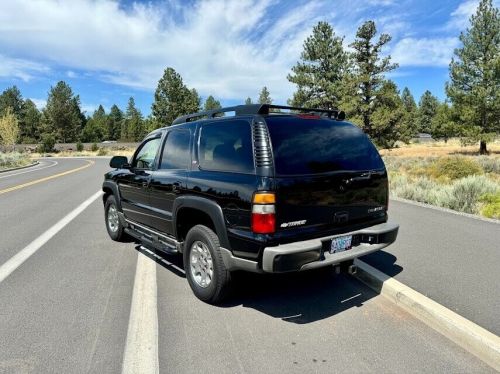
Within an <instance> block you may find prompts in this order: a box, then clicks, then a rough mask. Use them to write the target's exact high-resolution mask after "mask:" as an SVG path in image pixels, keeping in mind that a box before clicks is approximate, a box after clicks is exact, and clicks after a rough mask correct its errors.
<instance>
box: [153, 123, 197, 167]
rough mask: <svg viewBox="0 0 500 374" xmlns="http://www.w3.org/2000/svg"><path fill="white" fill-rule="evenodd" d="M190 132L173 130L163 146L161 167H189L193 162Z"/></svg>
mask: <svg viewBox="0 0 500 374" xmlns="http://www.w3.org/2000/svg"><path fill="white" fill-rule="evenodd" d="M190 137H191V136H190V132H189V131H187V130H172V131H170V132H169V133H168V135H167V140H166V142H165V145H164V146H163V154H162V156H161V163H160V169H187V168H188V167H189V163H190V162H191V155H190V152H189V139H190Z"/></svg>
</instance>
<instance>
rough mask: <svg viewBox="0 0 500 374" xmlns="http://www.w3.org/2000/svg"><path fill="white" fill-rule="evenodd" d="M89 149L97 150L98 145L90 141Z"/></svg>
mask: <svg viewBox="0 0 500 374" xmlns="http://www.w3.org/2000/svg"><path fill="white" fill-rule="evenodd" d="M90 150H91V151H92V152H97V151H98V150H99V147H98V146H97V143H92V145H91V146H90Z"/></svg>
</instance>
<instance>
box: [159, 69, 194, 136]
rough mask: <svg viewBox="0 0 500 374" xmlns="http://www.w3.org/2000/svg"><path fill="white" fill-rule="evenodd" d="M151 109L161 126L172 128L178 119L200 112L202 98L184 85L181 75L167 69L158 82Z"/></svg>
mask: <svg viewBox="0 0 500 374" xmlns="http://www.w3.org/2000/svg"><path fill="white" fill-rule="evenodd" d="M151 109H152V114H153V116H154V117H155V119H156V121H157V122H158V123H159V124H160V125H161V126H170V125H171V124H172V122H173V121H174V120H175V119H176V118H177V117H179V116H181V115H184V114H189V113H193V112H197V111H199V109H200V97H199V95H198V93H197V92H196V90H194V89H193V90H189V89H188V88H187V87H186V86H185V85H184V83H183V81H182V77H181V76H180V74H179V73H177V72H176V71H175V70H174V69H172V68H167V69H165V71H164V73H163V77H161V79H160V80H159V81H158V86H157V88H156V91H155V100H154V103H153V105H152V107H151Z"/></svg>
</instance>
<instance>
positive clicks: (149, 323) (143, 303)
mask: <svg viewBox="0 0 500 374" xmlns="http://www.w3.org/2000/svg"><path fill="white" fill-rule="evenodd" d="M157 297H158V296H157V288H156V262H154V261H153V260H151V259H150V258H148V257H147V256H146V255H144V254H143V253H141V252H139V253H138V256H137V268H136V271H135V280H134V291H133V293H132V303H131V306H130V317H129V322H128V331H127V342H126V345H125V352H124V354H123V366H122V373H123V374H137V373H159V372H160V369H159V362H158V310H157Z"/></svg>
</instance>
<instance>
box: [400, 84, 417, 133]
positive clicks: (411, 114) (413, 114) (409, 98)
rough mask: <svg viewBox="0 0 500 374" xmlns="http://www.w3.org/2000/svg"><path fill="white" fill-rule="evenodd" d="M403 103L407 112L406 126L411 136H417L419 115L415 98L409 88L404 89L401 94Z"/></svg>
mask: <svg viewBox="0 0 500 374" xmlns="http://www.w3.org/2000/svg"><path fill="white" fill-rule="evenodd" d="M401 101H402V103H403V108H404V110H405V126H406V128H407V129H408V131H409V133H410V134H411V136H412V137H413V136H415V135H416V134H417V132H418V128H417V115H418V108H417V103H416V102H415V98H414V97H413V95H412V94H411V92H410V89H409V88H408V87H405V88H404V89H403V92H402V93H401Z"/></svg>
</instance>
